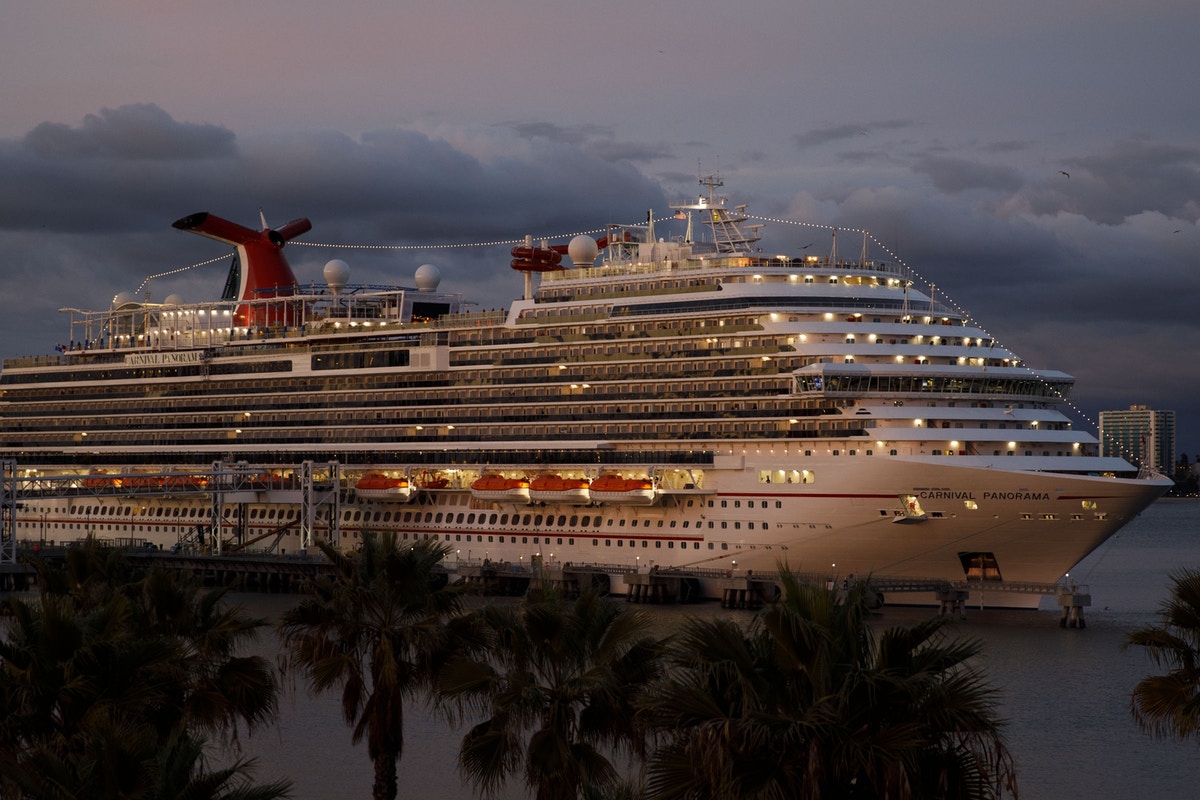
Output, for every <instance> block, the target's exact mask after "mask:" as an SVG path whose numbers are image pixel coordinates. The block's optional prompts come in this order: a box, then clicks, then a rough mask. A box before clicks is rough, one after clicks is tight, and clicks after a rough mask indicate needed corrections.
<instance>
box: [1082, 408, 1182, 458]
mask: <svg viewBox="0 0 1200 800" xmlns="http://www.w3.org/2000/svg"><path fill="white" fill-rule="evenodd" d="M1100 453H1101V455H1106V456H1118V457H1120V458H1124V459H1126V460H1127V461H1129V462H1131V463H1133V464H1136V465H1137V466H1139V467H1152V468H1154V469H1156V470H1158V471H1159V472H1161V473H1163V474H1164V475H1170V474H1171V473H1173V472H1174V471H1175V412H1174V411H1157V410H1155V409H1153V408H1150V407H1149V406H1143V405H1133V406H1130V407H1129V410H1128V411H1101V412H1100Z"/></svg>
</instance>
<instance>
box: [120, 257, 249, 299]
mask: <svg viewBox="0 0 1200 800" xmlns="http://www.w3.org/2000/svg"><path fill="white" fill-rule="evenodd" d="M228 258H229V256H227V255H225V256H217V257H216V258H210V259H208V260H207V261H199V262H197V263H195V264H188V265H187V266H186V267H178V268H176V269H169V270H167V271H166V272H159V273H158V274H156V275H147V276H146V277H145V278H143V279H142V282H141V283H140V284H138V287H137V291H135V292H134V294H135V295H139V294H141V293H142V289H145V288H146V284H147V283H149V282H150V281H152V280H154V279H155V278H169V277H170V276H172V275H178V274H179V273H181V272H187V271H188V270H189V269H195V268H196V267H207V266H208V265H209V264H215V263H217V262H218V261H225V260H227V259H228Z"/></svg>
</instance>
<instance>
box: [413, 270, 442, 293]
mask: <svg viewBox="0 0 1200 800" xmlns="http://www.w3.org/2000/svg"><path fill="white" fill-rule="evenodd" d="M413 278H414V279H415V280H416V282H417V288H418V289H420V290H421V291H422V292H432V291H434V290H435V289H437V287H438V284H439V283H441V282H442V271H441V270H440V269H438V268H437V267H435V266H434V265H433V264H422V265H421V266H419V267H417V272H416V274H415V275H413Z"/></svg>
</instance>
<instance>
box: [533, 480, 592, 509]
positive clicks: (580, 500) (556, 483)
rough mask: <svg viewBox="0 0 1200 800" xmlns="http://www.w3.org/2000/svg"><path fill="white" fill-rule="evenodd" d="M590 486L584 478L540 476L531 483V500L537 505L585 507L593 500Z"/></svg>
mask: <svg viewBox="0 0 1200 800" xmlns="http://www.w3.org/2000/svg"><path fill="white" fill-rule="evenodd" d="M588 486H589V482H588V481H587V480H586V479H584V478H564V477H562V476H560V475H539V476H538V477H536V478H534V479H533V480H532V481H530V483H529V499H530V500H531V501H532V502H535V503H570V504H575V505H583V504H584V503H587V502H588V500H590V499H591V498H590V497H589V494H588Z"/></svg>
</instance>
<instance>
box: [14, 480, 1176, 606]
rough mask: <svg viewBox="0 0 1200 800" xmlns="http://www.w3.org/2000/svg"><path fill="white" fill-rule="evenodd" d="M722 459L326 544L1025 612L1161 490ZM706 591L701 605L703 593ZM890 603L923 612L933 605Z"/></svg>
mask: <svg viewBox="0 0 1200 800" xmlns="http://www.w3.org/2000/svg"><path fill="white" fill-rule="evenodd" d="M725 460H726V461H729V462H736V463H737V464H738V466H729V467H725V468H716V469H711V470H707V471H705V472H704V475H703V478H704V483H703V486H702V487H699V488H696V487H693V488H687V489H679V490H670V489H666V490H662V491H661V494H660V497H659V502H658V503H657V504H656V505H654V506H646V505H645V504H644V503H642V502H641V501H640V500H639V501H637V502H631V503H628V504H620V503H615V504H614V503H605V504H603V505H596V504H593V505H581V506H554V505H550V504H545V505H543V504H538V503H533V504H531V503H529V502H528V501H526V500H525V499H524V498H521V497H512V496H508V497H498V498H495V499H480V498H477V497H473V496H472V493H471V492H470V491H469V490H468V489H466V488H461V489H457V490H455V489H441V490H438V491H436V492H419V493H418V494H417V496H416V497H415V498H412V499H411V500H410V499H406V498H402V497H398V496H397V497H395V498H394V500H391V499H389V498H387V497H373V498H371V499H370V501H369V502H360V503H351V504H345V505H343V506H342V507H341V512H340V513H341V519H340V520H339V524H338V526H337V528H338V531H337V536H338V537H339V538H340V544H342V545H343V546H351V547H352V546H353V545H354V542H356V541H357V540H358V539H359V538H361V537H362V536H363V535H366V534H368V533H381V532H384V531H390V532H394V533H396V534H397V535H399V536H400V537H402V538H403V539H409V538H427V537H436V538H437V539H439V540H441V541H442V542H443V543H444V544H445V545H446V546H448V547H449V548H450V550H451V553H452V555H451V560H452V561H454V562H456V563H476V562H481V561H482V560H485V559H486V560H489V561H491V562H494V563H504V562H507V563H509V564H512V565H518V566H519V565H529V564H533V563H535V561H540V562H542V563H555V562H558V563H572V564H576V565H584V564H587V565H598V566H608V567H613V568H614V569H613V584H612V589H613V591H617V592H620V591H623V584H622V583H621V581H620V574H619V569H620V568H627V569H633V570H637V569H641V570H646V569H649V568H652V567H658V568H659V569H660V570H661V569H670V568H679V569H684V570H691V571H694V572H696V574H699V575H705V574H709V572H710V571H716V573H717V574H719V573H722V572H725V573H730V572H732V571H734V570H737V571H738V573H739V574H744V572H745V571H746V570H751V571H753V572H756V573H759V574H760V575H761V574H763V573H771V572H775V571H776V570H778V569H779V568H780V567H787V568H790V569H792V570H796V571H798V572H802V573H807V574H816V575H828V576H830V577H831V578H841V577H847V576H850V575H857V576H863V575H873V576H877V577H879V578H885V579H896V578H913V579H928V580H941V581H948V582H962V581H964V579H969V580H971V581H973V582H980V581H981V582H983V584H984V585H986V584H988V583H989V582H990V583H993V584H995V585H996V586H997V591H996V592H995V593H994V595H992V596H989V597H988V598H987V600H986V602H987V603H988V605H992V606H1033V605H1036V604H1037V602H1038V598H1039V597H1040V594H1038V593H1036V592H1030V593H1022V592H1020V591H1013V590H1012V589H1013V587H1014V586H1015V585H1018V584H1022V583H1034V584H1051V583H1054V582H1055V581H1058V580H1060V579H1061V578H1063V576H1064V575H1065V574H1066V573H1067V572H1068V571H1069V570H1070V569H1071V567H1073V566H1074V565H1075V564H1076V563H1077V562H1078V561H1079V560H1081V559H1082V558H1083V557H1084V556H1085V555H1087V554H1088V553H1089V552H1091V551H1092V550H1093V549H1095V548H1096V547H1097V546H1099V545H1100V544H1101V543H1103V542H1104V541H1105V540H1106V539H1107V538H1108V537H1109V536H1111V535H1112V534H1113V532H1114V531H1115V530H1116V529H1118V528H1119V527H1121V526H1122V525H1124V524H1126V523H1127V522H1128V521H1129V520H1130V519H1131V518H1132V517H1133V516H1135V515H1136V514H1137V513H1138V512H1139V511H1141V510H1142V509H1143V508H1144V507H1145V506H1146V505H1147V504H1148V503H1150V502H1152V501H1153V499H1154V498H1155V497H1157V496H1158V494H1159V493H1161V491H1162V486H1161V484H1155V483H1150V482H1147V481H1136V480H1121V479H1114V478H1101V477H1089V476H1079V475H1065V474H1053V473H1044V472H1041V473H1039V472H1024V471H1010V470H1004V469H999V468H988V467H971V466H959V465H957V464H955V463H953V462H954V461H955V459H953V458H947V459H943V462H945V463H931V462H930V461H928V460H923V461H913V460H906V459H903V458H898V457H887V456H870V457H867V456H854V457H850V456H842V457H826V458H809V459H806V460H805V463H806V464H807V465H808V467H807V468H808V470H809V472H810V474H811V475H813V476H815V479H814V481H813V482H812V483H770V482H764V481H763V480H762V476H763V475H764V474H768V475H770V474H775V472H776V470H777V469H780V468H785V467H789V466H790V465H791V464H794V463H795V462H794V461H788V460H779V459H766V458H753V457H741V456H739V457H726V458H725ZM252 497H253V501H252V502H245V503H242V504H238V505H234V506H233V508H234V509H235V510H234V511H232V512H231V513H230V514H229V515H228V516H227V517H226V518H225V524H224V525H223V526H222V527H223V530H222V534H221V536H222V539H223V541H231V540H230V539H229V537H230V536H232V535H233V531H234V530H235V529H240V530H242V531H243V535H244V537H245V538H248V539H257V538H259V537H261V536H263V535H266V534H269V533H270V532H272V531H276V530H278V529H280V528H281V527H282V526H284V525H286V523H287V522H288V521H295V519H296V517H295V515H296V510H297V508H298V507H297V505H296V504H295V503H294V502H282V503H277V502H271V493H270V492H260V493H256V494H254V495H252ZM914 498H915V499H914ZM242 499H243V500H248V499H250V498H249V497H245V496H243V498H242ZM910 502H915V503H918V504H919V506H920V509H921V512H922V513H921V515H920V517H919V518H917V519H916V521H911V522H908V524H896V523H897V522H906V521H908V519H909V518H908V517H907V516H906V508H907V505H908V504H909V503H910ZM210 507H211V503H210V500H209V497H208V496H207V495H186V496H178V497H172V496H170V495H167V494H163V495H158V496H154V497H150V498H147V497H144V496H132V495H131V496H128V497H122V496H120V495H119V494H114V495H112V496H102V497H96V496H79V497H73V498H59V499H53V500H42V501H34V502H33V503H31V504H30V505H29V506H28V507H27V511H26V513H23V514H21V515H20V516H19V522H18V528H19V530H18V532H19V535H20V536H21V538H24V539H41V540H47V541H55V540H59V541H70V540H74V539H77V538H79V537H81V536H84V535H88V534H91V535H95V536H97V537H100V538H107V539H119V538H132V539H144V540H146V541H149V542H151V543H153V544H154V545H156V546H158V547H161V548H163V549H169V548H171V547H172V546H174V545H175V544H176V543H177V542H179V541H180V540H182V539H187V538H188V537H189V535H192V534H193V532H194V531H195V529H197V528H198V527H200V528H206V529H207V527H208V522H209V517H208V514H209V512H210ZM239 515H244V516H245V519H244V520H243V519H241V517H240V516H239ZM329 531H330V526H329V521H328V519H327V517H326V518H322V517H321V516H318V519H317V524H316V527H315V529H314V532H315V534H316V535H317V536H318V537H328V536H329V535H330V533H329ZM192 538H195V537H194V536H193V537H192ZM211 542H212V539H211V536H210V537H207V538H205V537H203V536H202V537H200V538H199V539H198V540H197V541H196V545H195V546H196V547H204V546H206V545H207V546H209V547H211ZM305 544H306V543H305V542H304V541H303V540H302V538H301V534H300V530H299V525H298V524H294V525H292V527H291V529H290V530H286V531H285V532H283V533H282V535H280V536H279V541H278V542H277V545H278V547H277V549H276V552H280V553H282V554H284V555H286V554H288V553H293V554H294V553H297V552H299V551H300V550H301V549H303V548H304V546H305ZM973 559H974V560H973ZM973 568H974V569H975V572H974V573H972V569H973ZM1001 584H1004V585H1005V586H1004V590H1003V591H1001V590H1000V589H1001ZM704 585H705V587H706V588H707V589H708V592H707V593H708V594H709V595H710V596H715V595H714V593H715V591H716V590H715V588H714V587H713V586H712V585H711V582H709V583H708V584H704ZM889 600H891V601H898V602H904V603H927V602H932V601H933V597H932V595H928V594H919V595H913V596H893V597H890V598H889ZM972 601H973V602H976V601H978V602H983V598H978V599H976V598H972Z"/></svg>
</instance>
